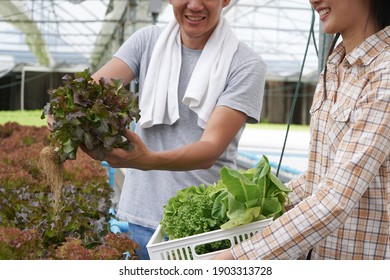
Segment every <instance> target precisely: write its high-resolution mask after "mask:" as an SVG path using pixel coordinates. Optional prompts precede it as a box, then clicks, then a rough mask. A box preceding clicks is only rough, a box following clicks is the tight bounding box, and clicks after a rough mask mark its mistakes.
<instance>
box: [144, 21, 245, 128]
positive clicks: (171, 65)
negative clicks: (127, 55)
mask: <svg viewBox="0 0 390 280" xmlns="http://www.w3.org/2000/svg"><path fill="white" fill-rule="evenodd" d="M238 43H239V41H238V39H237V37H236V36H235V35H234V34H233V32H232V30H231V28H230V26H229V24H228V22H227V21H226V20H225V19H224V17H221V19H220V21H219V23H218V25H217V27H216V29H215V30H214V32H213V34H212V35H211V36H210V38H209V40H208V41H207V43H206V45H205V47H204V49H203V51H202V53H201V55H200V57H199V59H198V62H197V64H196V66H195V68H194V71H193V73H192V76H191V79H190V81H189V83H188V87H187V90H186V92H185V95H184V98H183V100H182V102H183V103H184V104H186V105H188V106H189V108H190V109H191V110H193V111H194V112H195V113H196V114H197V115H198V126H199V127H201V128H205V125H206V123H207V121H208V119H209V117H210V115H211V113H212V111H213V109H214V107H215V105H216V102H217V99H218V97H219V96H220V94H221V93H222V92H223V90H224V88H225V86H226V79H227V75H228V72H229V69H230V64H231V61H232V59H233V56H234V53H235V52H236V50H237V48H238ZM180 68H181V40H180V32H179V24H178V23H177V22H176V20H175V19H174V20H172V21H171V22H170V23H169V24H168V25H167V27H166V28H165V29H164V31H163V32H162V33H161V35H160V36H159V38H158V39H157V42H156V45H155V47H154V50H153V53H152V57H151V60H150V63H149V68H148V71H147V74H146V77H145V82H144V86H143V89H142V94H141V98H140V104H139V106H140V110H141V118H140V120H139V124H140V125H141V127H142V128H148V127H152V126H153V125H156V124H169V125H171V124H174V123H175V122H176V121H177V120H178V119H179V118H180V116H179V107H178V93H177V90H178V83H179V75H180Z"/></svg>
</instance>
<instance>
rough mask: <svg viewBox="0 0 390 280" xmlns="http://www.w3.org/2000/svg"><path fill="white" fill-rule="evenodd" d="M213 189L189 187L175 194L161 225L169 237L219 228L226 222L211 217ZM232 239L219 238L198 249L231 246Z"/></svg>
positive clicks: (206, 249)
mask: <svg viewBox="0 0 390 280" xmlns="http://www.w3.org/2000/svg"><path fill="white" fill-rule="evenodd" d="M211 191H212V188H206V187H205V186H204V185H200V186H199V187H196V186H190V187H188V188H185V189H182V190H180V191H178V192H177V194H176V196H174V197H172V198H171V199H170V200H169V201H168V203H167V205H166V206H165V210H164V217H163V219H162V220H161V226H162V227H163V229H164V231H165V233H166V234H167V235H168V236H169V239H177V238H182V237H186V236H191V235H195V234H199V233H204V232H209V231H212V230H216V229H219V225H220V224H222V223H223V222H224V221H223V220H221V219H219V218H218V217H212V215H211V210H212V207H213V199H212V197H211V196H210V192H211ZM229 247H230V241H229V240H224V241H217V242H212V243H209V244H204V245H198V246H197V247H196V249H195V250H196V252H197V253H198V254H204V253H207V252H210V251H215V250H216V249H221V248H229Z"/></svg>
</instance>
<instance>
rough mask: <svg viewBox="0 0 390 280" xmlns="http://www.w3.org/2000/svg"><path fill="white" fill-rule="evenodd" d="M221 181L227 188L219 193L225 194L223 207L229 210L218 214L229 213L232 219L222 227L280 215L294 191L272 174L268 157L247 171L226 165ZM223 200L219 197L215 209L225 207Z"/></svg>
mask: <svg viewBox="0 0 390 280" xmlns="http://www.w3.org/2000/svg"><path fill="white" fill-rule="evenodd" d="M220 184H222V185H224V186H225V187H226V189H225V191H223V192H222V193H220V194H219V195H222V196H223V197H224V200H223V203H224V204H225V205H224V206H223V209H226V212H220V213H219V214H218V215H219V216H220V217H223V216H225V215H226V217H227V218H228V221H227V222H226V223H224V224H223V225H221V228H222V229H229V228H233V227H235V226H239V225H245V224H248V223H251V222H254V221H260V220H263V219H267V218H274V219H276V218H278V217H280V216H281V215H282V214H283V213H284V212H285V207H284V204H285V203H286V201H287V200H288V193H289V192H291V190H290V189H288V188H287V187H286V186H285V185H284V184H283V183H282V182H281V181H280V180H279V179H278V178H277V177H276V176H275V175H273V174H272V173H271V167H270V164H269V161H268V158H267V157H266V156H263V157H262V158H261V159H260V161H259V162H258V164H257V166H256V168H254V169H248V170H246V171H243V172H238V171H236V170H232V169H230V168H228V167H223V168H222V169H221V182H220ZM226 197H227V199H226ZM217 198H218V197H217ZM220 201H221V200H220V199H216V200H215V202H214V208H215V209H220V208H222V207H221V206H220V205H219V204H220V203H221V202H220ZM226 202H227V205H226Z"/></svg>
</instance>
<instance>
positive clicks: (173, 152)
mask: <svg viewBox="0 0 390 280" xmlns="http://www.w3.org/2000/svg"><path fill="white" fill-rule="evenodd" d="M192 2H193V1H170V3H171V5H172V6H173V10H174V14H175V19H176V20H174V21H173V22H172V24H171V25H170V26H171V27H172V32H174V30H175V28H177V30H178V35H177V36H179V37H178V38H179V39H180V40H178V41H177V42H178V44H179V48H178V49H175V47H174V46H173V47H170V46H171V44H169V42H170V40H171V41H172V42H173V44H175V43H176V41H175V40H176V39H175V38H176V37H175V36H171V34H172V32H168V31H167V29H168V28H170V27H169V26H168V27H166V28H159V27H156V26H150V27H147V28H144V29H141V30H138V31H137V32H135V33H134V34H133V35H132V36H131V37H130V38H129V39H128V40H127V41H126V42H125V43H124V44H123V45H122V46H121V48H120V49H119V50H118V51H117V53H116V54H115V56H114V57H113V58H112V59H111V60H110V61H109V62H108V63H107V64H106V65H105V66H103V67H102V68H101V69H100V70H98V71H97V72H96V73H95V74H94V75H93V77H94V79H99V78H100V77H105V78H114V79H122V80H123V81H124V82H126V83H128V82H130V81H131V80H135V79H136V80H137V81H138V82H139V89H140V104H144V105H142V106H144V107H141V120H142V117H143V115H142V114H143V112H145V115H146V114H147V113H146V112H147V111H148V110H149V111H150V112H152V116H153V113H154V112H155V111H158V112H160V111H161V110H162V112H163V113H162V116H163V118H161V120H156V121H154V120H153V118H154V117H152V121H151V122H152V124H151V125H150V124H149V125H146V122H145V123H144V124H145V125H144V124H143V123H142V121H141V120H140V121H141V123H140V124H137V125H136V128H135V131H134V132H130V131H127V132H126V134H125V137H127V138H128V139H129V140H130V141H131V142H132V143H133V144H134V145H135V149H134V150H133V151H124V150H120V149H114V150H113V151H112V152H107V153H106V154H105V158H104V160H106V161H107V162H108V163H109V164H110V165H111V166H113V167H121V168H127V169H126V170H127V171H126V178H125V182H124V185H123V189H122V193H121V198H120V202H119V207H118V212H117V214H118V218H120V219H121V220H125V221H128V222H129V223H130V232H131V238H132V239H134V240H135V241H136V242H137V243H138V244H139V245H140V246H141V251H140V256H141V258H142V259H147V258H148V256H147V252H146V249H145V246H146V243H147V241H148V240H149V238H150V236H151V234H152V233H153V232H154V230H155V229H156V228H157V226H158V224H159V222H160V220H161V218H162V215H163V211H164V208H163V207H164V205H165V204H166V202H167V201H168V199H169V198H171V197H172V196H174V195H175V194H176V192H177V191H178V190H179V189H182V188H186V187H189V186H191V185H196V186H198V185H200V184H205V185H206V186H207V185H208V184H212V183H214V182H216V181H217V180H218V179H219V171H220V169H221V167H222V166H229V167H232V168H235V161H236V157H237V148H238V142H239V139H240V137H241V134H242V131H243V129H244V127H245V123H256V122H258V121H259V118H260V112H261V107H262V98H263V91H264V82H265V71H266V66H265V63H264V62H263V60H262V59H261V58H260V57H259V56H258V55H257V54H256V53H254V52H253V51H252V50H251V49H250V48H248V47H247V46H246V45H245V44H243V43H241V42H238V41H237V42H238V43H237V46H236V47H235V48H234V49H233V51H232V55H230V58H229V54H228V51H227V50H226V49H228V48H231V47H232V44H233V43H234V42H235V41H234V40H235V39H234V38H233V37H232V36H233V35H232V34H231V33H232V32H231V30H230V27H227V26H228V25H227V23H223V21H225V20H224V19H223V17H221V16H220V15H221V11H222V9H223V8H224V7H226V6H227V5H228V4H229V2H230V1H228V0H217V1H196V2H194V3H192ZM197 3H198V4H197ZM199 3H201V4H199ZM223 24H224V27H222V25H223ZM224 28H225V29H224ZM214 30H217V31H216V32H215V34H214V35H213V36H212V34H213V33H214ZM225 34H227V35H226V36H225ZM164 36H165V37H164ZM222 36H225V38H228V39H224V40H225V41H226V44H225V45H224V44H220V45H218V40H219V38H220V37H222ZM229 36H230V37H229ZM165 38H166V39H165ZM172 38H173V39H172ZM210 38H212V39H213V40H214V41H216V42H212V43H211V40H212V39H210ZM216 38H217V39H216ZM159 39H160V41H159ZM163 39H164V40H166V41H167V43H166V44H164V42H163V44H162V40H163ZM221 40H222V39H221ZM229 40H230V41H229ZM211 44H214V45H212V47H210V46H211ZM164 48H172V51H171V49H169V51H168V52H165V54H164ZM207 48H208V49H207ZM215 48H220V50H218V51H217V52H214V54H213V50H215ZM157 52H159V53H163V55H162V56H161V58H160V57H159V56H156V53H157ZM171 52H172V53H173V55H171ZM219 52H220V53H221V57H228V59H229V60H228V61H229V62H228V65H224V63H225V64H226V60H225V59H220V61H218V57H219ZM205 53H207V54H209V53H210V55H209V57H206V54H205ZM224 53H227V54H224ZM153 54H155V56H153ZM202 54H203V57H202ZM170 55H171V56H172V58H171V61H172V63H169V64H168V65H166V64H164V63H161V61H160V60H164V61H165V59H166V58H167V57H169V56H170ZM205 57H206V59H205ZM213 57H216V60H217V62H218V63H215V64H213V66H212V67H211V69H218V65H219V66H220V67H219V70H209V69H208V68H207V65H208V59H209V58H210V59H213ZM176 63H179V64H178V65H179V67H178V74H177V77H175V76H174V74H167V73H168V72H169V71H171V72H174V71H173V70H172V69H173V68H174V64H176ZM171 64H172V65H171ZM151 65H152V66H151ZM156 65H157V66H156ZM199 65H206V66H204V68H201V69H199ZM215 65H217V66H215ZM197 66H198V68H196V67H197ZM152 67H154V68H152ZM157 67H159V68H158V69H161V70H160V72H159V71H157V70H156V69H157ZM213 67H214V68H213ZM203 70H204V71H206V72H207V71H210V74H209V73H208V72H207V75H211V77H214V76H212V75H214V74H213V71H220V72H223V71H225V72H226V74H222V78H221V80H219V78H218V80H217V81H210V82H209V83H208V82H207V81H204V80H201V81H193V80H191V78H192V79H194V78H193V77H194V76H196V75H202V74H204V73H199V72H202V71H203ZM153 72H154V74H151V73H153ZM148 75H155V76H153V77H154V80H153V79H150V77H148ZM167 75H168V76H167ZM169 75H171V76H169ZM172 76H173V77H172ZM175 78H176V80H177V84H175V83H173V84H172V82H169V83H168V82H167V83H165V84H164V80H163V79H169V81H171V80H173V81H175ZM145 81H146V83H145ZM148 81H149V83H154V82H156V83H157V81H159V82H162V84H163V86H162V87H161V88H157V89H156V88H155V89H154V92H157V94H158V95H159V94H164V93H165V91H168V92H169V91H170V90H171V88H172V86H174V90H175V91H174V95H175V96H174V97H175V98H173V99H172V92H171V93H170V96H168V99H167V100H169V101H167V102H165V104H163V103H164V102H161V105H159V102H155V103H156V104H155V105H152V104H149V102H150V103H153V100H158V98H159V97H160V98H161V96H157V97H156V96H154V95H153V89H152V90H150V88H151V87H152V88H153V86H155V85H152V86H151V85H150V84H149V85H148V84H147V83H148ZM220 82H223V84H222V87H221V86H220V85H218V83H220ZM196 83H200V84H203V83H206V88H208V89H210V88H218V86H220V87H219V88H220V90H219V91H220V92H210V90H209V92H208V93H206V94H205V95H202V96H201V97H200V100H201V102H203V100H204V99H205V100H206V101H205V102H204V105H203V106H204V107H205V110H203V109H204V108H200V109H199V110H197V108H195V109H194V108H193V107H192V105H190V106H189V105H187V104H184V103H183V102H182V100H184V99H185V98H186V95H187V94H188V91H189V90H188V88H189V87H195V88H196V87H197V84H196ZM207 83H208V84H207ZM213 83H214V84H217V85H213ZM164 85H165V86H166V87H167V89H166V88H164ZM146 86H148V88H147V87H146ZM149 91H150V92H152V93H150V94H149ZM154 94H156V93H154ZM207 94H208V95H207ZM168 95H169V94H168ZM209 95H211V96H212V97H211V98H209ZM143 98H144V99H143ZM207 98H209V99H207ZM142 99H143V100H142ZM149 100H150V101H149ZM172 100H178V101H177V102H172ZM210 100H212V101H210ZM172 103H174V104H172ZM172 105H173V107H172ZM147 106H155V107H153V108H148V107H147ZM156 106H157V107H156ZM158 106H160V107H162V108H160V107H158ZM207 106H208V107H210V106H212V110H211V113H210V115H207V114H206V121H205V122H204V123H205V124H204V125H202V124H201V122H200V119H201V118H202V120H204V114H203V112H204V111H206V110H207V109H208V108H207ZM172 108H173V109H172ZM174 110H177V111H176V113H172V111H174ZM202 110H203V111H202ZM172 115H175V116H176V119H174V120H173V121H172V118H173V117H172ZM153 122H154V123H153ZM91 156H92V157H93V155H92V154H91Z"/></svg>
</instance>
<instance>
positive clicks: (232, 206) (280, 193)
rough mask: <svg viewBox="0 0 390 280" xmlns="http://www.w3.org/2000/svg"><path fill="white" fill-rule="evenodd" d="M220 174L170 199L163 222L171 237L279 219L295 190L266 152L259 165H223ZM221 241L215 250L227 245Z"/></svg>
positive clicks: (215, 245)
mask: <svg viewBox="0 0 390 280" xmlns="http://www.w3.org/2000/svg"><path fill="white" fill-rule="evenodd" d="M220 175H221V178H220V180H219V181H218V182H217V183H216V184H213V185H209V186H208V187H207V188H206V187H205V186H204V185H200V186H199V187H196V186H191V187H188V188H185V189H182V190H180V191H178V192H177V194H176V196H174V197H172V198H171V199H170V200H169V201H168V203H167V204H166V205H165V207H164V216H163V219H162V220H161V223H160V224H161V226H162V228H163V230H164V232H165V233H166V234H167V235H168V237H169V239H177V238H182V237H186V236H191V235H195V234H199V233H204V232H209V231H212V230H216V229H220V228H222V229H230V228H233V227H235V226H239V225H245V224H249V223H251V222H254V221H260V220H264V219H268V218H274V219H276V218H278V217H279V216H281V215H282V214H283V213H284V212H285V206H284V205H285V203H286V202H287V201H288V193H289V192H291V190H290V189H288V188H287V187H286V186H285V185H284V184H283V183H282V182H281V181H280V180H279V179H278V178H277V177H276V176H275V175H273V174H272V173H271V167H270V164H269V161H268V158H267V157H266V156H263V157H262V158H261V159H260V161H259V162H258V164H257V166H256V168H251V169H247V170H242V171H238V170H234V169H231V168H228V167H223V168H222V169H221V171H220ZM225 241H226V240H225ZM221 243H222V242H221ZM220 245H221V244H214V246H213V248H212V249H213V250H212V251H215V250H221V249H223V248H224V247H218V246H220ZM223 245H224V246H226V244H223ZM228 247H229V246H228ZM209 249H210V248H207V250H209ZM207 250H206V251H207ZM207 252H210V250H209V251H207Z"/></svg>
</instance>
